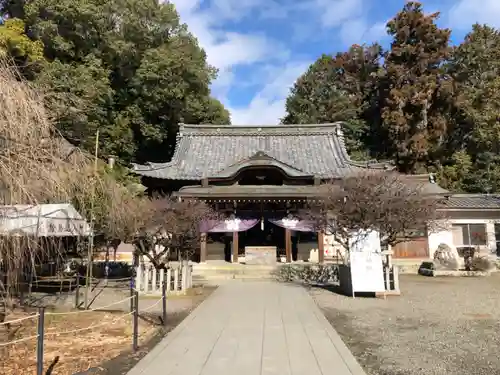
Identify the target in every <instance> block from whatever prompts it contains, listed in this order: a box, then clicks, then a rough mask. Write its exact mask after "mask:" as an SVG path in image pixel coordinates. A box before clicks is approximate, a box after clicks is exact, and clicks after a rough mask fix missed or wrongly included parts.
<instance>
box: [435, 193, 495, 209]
mask: <svg viewBox="0 0 500 375" xmlns="http://www.w3.org/2000/svg"><path fill="white" fill-rule="evenodd" d="M441 206H442V208H443V209H476V210H485V209H486V210H491V209H500V196H498V195H487V194H454V195H450V196H449V197H446V198H445V199H443V200H442V202H441Z"/></svg>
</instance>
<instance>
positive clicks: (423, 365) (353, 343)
mask: <svg viewBox="0 0 500 375" xmlns="http://www.w3.org/2000/svg"><path fill="white" fill-rule="evenodd" d="M400 283H401V291H402V295H401V296H399V297H388V298H387V299H386V300H384V299H376V298H360V297H357V298H355V299H352V298H350V297H346V296H341V295H339V294H336V293H333V292H332V291H329V290H326V289H320V288H313V289H311V290H310V293H311V295H312V296H313V298H314V299H315V300H316V302H317V304H318V305H319V307H320V308H321V309H322V310H323V312H324V314H325V316H326V317H327V319H328V320H329V321H330V322H331V324H332V325H333V327H334V328H335V329H336V330H337V331H338V333H339V334H340V335H341V336H342V339H343V340H344V342H345V343H346V344H347V346H348V347H349V348H350V349H351V351H352V352H353V354H354V355H355V356H356V357H357V359H358V361H359V362H360V364H361V365H362V366H363V367H364V368H365V370H366V372H367V373H368V374H370V375H424V374H425V375H497V374H500V356H499V355H498V348H499V347H500V334H499V332H500V273H495V274H493V275H492V276H490V277H478V278H465V277H464V278H458V277H441V278H432V277H425V276H417V275H402V276H401V280H400Z"/></svg>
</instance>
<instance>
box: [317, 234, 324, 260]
mask: <svg viewBox="0 0 500 375" xmlns="http://www.w3.org/2000/svg"><path fill="white" fill-rule="evenodd" d="M318 261H319V263H320V264H323V263H324V262H325V234H324V233H323V232H318Z"/></svg>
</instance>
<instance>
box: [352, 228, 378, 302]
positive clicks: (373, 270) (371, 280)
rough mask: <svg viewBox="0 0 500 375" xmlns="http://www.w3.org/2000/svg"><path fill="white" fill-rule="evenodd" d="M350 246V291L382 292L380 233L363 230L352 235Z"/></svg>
mask: <svg viewBox="0 0 500 375" xmlns="http://www.w3.org/2000/svg"><path fill="white" fill-rule="evenodd" d="M349 242H350V243H352V246H351V247H350V263H351V282H352V291H353V293H355V292H384V291H385V283H384V271H383V264H382V252H381V249H380V235H379V233H378V232H375V231H372V232H364V233H358V234H356V235H354V236H352V241H351V239H350V241H349Z"/></svg>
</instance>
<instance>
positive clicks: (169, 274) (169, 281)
mask: <svg viewBox="0 0 500 375" xmlns="http://www.w3.org/2000/svg"><path fill="white" fill-rule="evenodd" d="M166 282H167V293H169V292H170V291H171V290H172V268H168V269H167V281H166Z"/></svg>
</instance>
